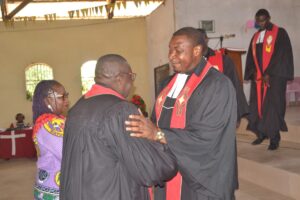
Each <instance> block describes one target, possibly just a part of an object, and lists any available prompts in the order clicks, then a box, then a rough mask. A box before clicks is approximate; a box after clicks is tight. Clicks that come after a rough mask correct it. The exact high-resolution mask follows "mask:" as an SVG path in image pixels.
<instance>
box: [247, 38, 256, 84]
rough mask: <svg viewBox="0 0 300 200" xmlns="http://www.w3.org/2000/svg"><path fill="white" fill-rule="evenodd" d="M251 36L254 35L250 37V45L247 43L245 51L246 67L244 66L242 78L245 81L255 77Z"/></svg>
mask: <svg viewBox="0 0 300 200" xmlns="http://www.w3.org/2000/svg"><path fill="white" fill-rule="evenodd" d="M253 38H254V36H253V37H252V39H251V41H250V45H249V48H248V52H247V58H246V68H245V75H244V80H246V81H249V80H254V79H255V72H256V67H255V63H254V59H253V54H252V40H253Z"/></svg>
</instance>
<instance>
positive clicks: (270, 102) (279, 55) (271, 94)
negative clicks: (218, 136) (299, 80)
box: [244, 9, 294, 150]
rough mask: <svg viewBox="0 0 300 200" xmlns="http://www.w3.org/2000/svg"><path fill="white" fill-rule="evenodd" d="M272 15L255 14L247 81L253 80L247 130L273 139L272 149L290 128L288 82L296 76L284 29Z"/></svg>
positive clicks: (258, 136) (271, 140) (260, 139)
mask: <svg viewBox="0 0 300 200" xmlns="http://www.w3.org/2000/svg"><path fill="white" fill-rule="evenodd" d="M270 19H271V17H270V14H269V12H268V11H267V10H266V9H260V10H258V11H257V13H256V15H255V21H256V24H257V25H258V26H259V30H258V31H257V32H256V33H255V34H254V36H253V37H252V39H251V42H250V46H249V50H248V55H247V60H246V70H245V77H244V79H245V80H251V92H250V115H249V117H248V118H249V124H248V127H247V129H248V130H251V131H253V132H254V133H255V134H256V136H257V139H256V140H254V141H253V142H252V144H253V145H257V144H260V143H262V141H263V140H264V139H266V138H270V145H269V147H268V149H269V150H275V149H277V148H278V147H279V141H280V131H287V130H288V129H287V125H286V123H285V120H284V116H285V109H286V99H285V93H286V85H287V81H288V80H293V78H294V62H293V52H292V46H291V42H290V39H289V36H288V34H287V32H286V31H285V29H283V28H281V27H278V26H276V25H275V24H273V23H271V22H270Z"/></svg>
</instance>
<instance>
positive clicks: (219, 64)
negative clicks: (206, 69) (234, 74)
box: [208, 50, 224, 73]
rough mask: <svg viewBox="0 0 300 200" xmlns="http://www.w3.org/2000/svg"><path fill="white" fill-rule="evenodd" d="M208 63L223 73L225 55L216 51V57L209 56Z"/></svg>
mask: <svg viewBox="0 0 300 200" xmlns="http://www.w3.org/2000/svg"><path fill="white" fill-rule="evenodd" d="M208 62H210V63H211V64H212V65H213V66H214V67H216V68H217V69H218V70H219V71H220V72H222V73H223V71H224V68H223V53H222V52H221V51H220V50H216V51H215V55H214V56H209V58H208Z"/></svg>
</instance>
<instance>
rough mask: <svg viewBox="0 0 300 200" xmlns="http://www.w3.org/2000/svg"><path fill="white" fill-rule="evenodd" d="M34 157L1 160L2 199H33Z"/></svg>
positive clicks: (0, 183)
mask: <svg viewBox="0 0 300 200" xmlns="http://www.w3.org/2000/svg"><path fill="white" fill-rule="evenodd" d="M34 177H35V160H34V159H23V158H22V159H11V160H0V199H1V200H32V199H33V189H32V188H33V183H34Z"/></svg>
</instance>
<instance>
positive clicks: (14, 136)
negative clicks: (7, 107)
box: [0, 131, 26, 156]
mask: <svg viewBox="0 0 300 200" xmlns="http://www.w3.org/2000/svg"><path fill="white" fill-rule="evenodd" d="M10 133H11V134H10V135H0V139H11V155H13V156H15V155H16V139H17V138H25V137H26V134H25V133H21V134H15V131H11V132H10Z"/></svg>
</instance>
